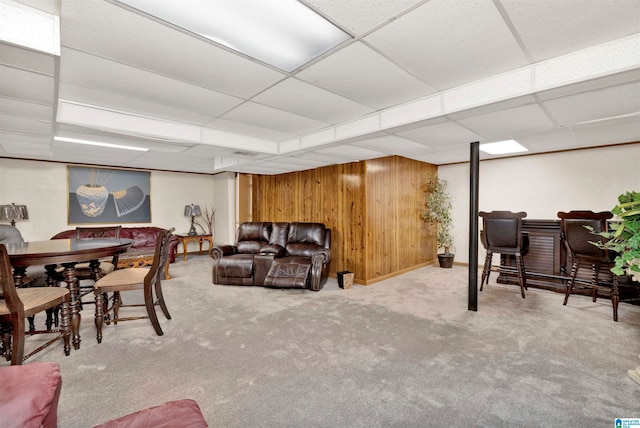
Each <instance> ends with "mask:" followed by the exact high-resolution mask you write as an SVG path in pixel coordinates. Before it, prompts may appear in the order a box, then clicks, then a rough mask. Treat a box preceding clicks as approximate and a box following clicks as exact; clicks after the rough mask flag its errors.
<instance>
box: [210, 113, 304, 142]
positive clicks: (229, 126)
mask: <svg viewBox="0 0 640 428" xmlns="http://www.w3.org/2000/svg"><path fill="white" fill-rule="evenodd" d="M240 119H241V120H242V118H240ZM207 127H208V128H212V129H218V130H220V131H227V132H233V133H236V134H240V135H248V136H251V137H258V138H264V139H267V140H273V141H285V140H289V139H291V138H293V137H295V135H294V134H291V133H288V132H280V131H277V130H275V129H269V128H264V127H261V126H256V125H252V124H249V123H243V122H241V121H234V120H226V119H216V120H214V121H213V122H210V123H208V124H207Z"/></svg>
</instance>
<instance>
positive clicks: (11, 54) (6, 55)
mask: <svg viewBox="0 0 640 428" xmlns="http://www.w3.org/2000/svg"><path fill="white" fill-rule="evenodd" d="M0 64H5V65H8V66H11V67H16V68H21V69H23V70H26V71H32V72H35V73H39V74H44V75H47V76H53V75H54V72H55V57H54V56H53V55H49V54H46V53H43V52H38V51H33V50H31V49H26V48H22V47H18V46H13V45H9V44H6V43H2V42H0Z"/></svg>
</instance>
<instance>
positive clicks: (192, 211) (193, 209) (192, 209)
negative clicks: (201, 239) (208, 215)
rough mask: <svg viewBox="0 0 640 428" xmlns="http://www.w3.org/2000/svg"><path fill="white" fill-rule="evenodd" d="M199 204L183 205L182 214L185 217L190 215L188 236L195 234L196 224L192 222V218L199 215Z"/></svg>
mask: <svg viewBox="0 0 640 428" xmlns="http://www.w3.org/2000/svg"><path fill="white" fill-rule="evenodd" d="M200 214H201V213H200V205H193V204H191V205H187V206H185V207H184V215H185V216H186V217H191V229H189V233H188V235H189V236H193V235H197V232H196V225H195V223H194V219H195V218H196V217H198V216H200Z"/></svg>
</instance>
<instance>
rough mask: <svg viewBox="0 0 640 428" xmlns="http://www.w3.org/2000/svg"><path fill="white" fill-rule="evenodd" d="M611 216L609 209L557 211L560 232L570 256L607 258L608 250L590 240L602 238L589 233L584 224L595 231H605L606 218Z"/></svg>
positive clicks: (594, 240)
mask: <svg viewBox="0 0 640 428" xmlns="http://www.w3.org/2000/svg"><path fill="white" fill-rule="evenodd" d="M612 217H613V214H612V213H610V212H609V211H601V212H597V213H596V212H593V211H569V212H562V211H559V212H558V218H559V219H560V233H561V237H562V238H563V240H564V242H565V244H566V246H567V248H568V250H569V252H570V253H571V255H572V257H575V256H588V257H595V258H603V259H609V251H608V250H604V249H601V248H598V247H597V246H595V245H594V244H592V243H591V242H601V243H603V242H604V238H603V237H601V236H598V235H595V234H593V233H591V232H590V231H589V230H588V229H587V228H585V226H590V227H592V228H593V230H594V232H595V233H599V232H606V231H607V220H609V219H610V218H612Z"/></svg>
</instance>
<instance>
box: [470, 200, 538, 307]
mask: <svg viewBox="0 0 640 428" xmlns="http://www.w3.org/2000/svg"><path fill="white" fill-rule="evenodd" d="M479 216H480V217H482V232H481V234H480V240H481V241H482V245H483V246H484V248H485V249H486V250H487V255H486V257H485V259H484V267H483V269H482V281H481V283H480V291H482V289H483V287H484V284H485V281H486V283H487V284H488V283H489V273H490V272H491V260H492V259H493V254H494V253H498V254H505V255H510V256H515V259H516V260H515V262H516V266H515V268H513V267H510V266H505V265H502V264H501V265H500V268H499V269H500V270H502V271H505V272H508V273H512V274H516V275H517V276H518V284H519V285H520V292H521V293H522V298H523V299H524V296H525V294H524V291H525V290H526V289H527V278H526V272H525V268H524V259H523V258H524V256H525V255H526V254H527V252H528V251H529V236H528V234H526V233H522V219H523V218H525V217H526V216H527V213H526V212H517V213H514V212H511V211H491V212H485V211H480V213H479Z"/></svg>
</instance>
